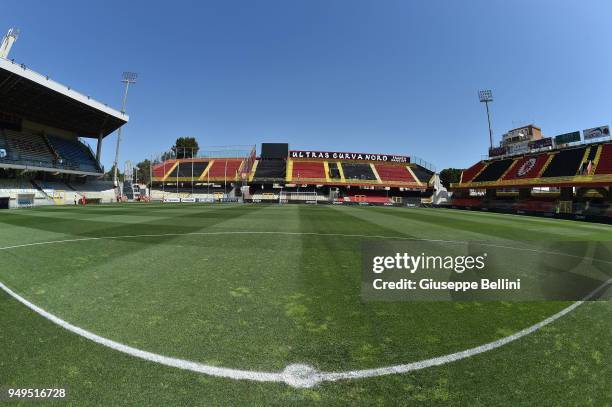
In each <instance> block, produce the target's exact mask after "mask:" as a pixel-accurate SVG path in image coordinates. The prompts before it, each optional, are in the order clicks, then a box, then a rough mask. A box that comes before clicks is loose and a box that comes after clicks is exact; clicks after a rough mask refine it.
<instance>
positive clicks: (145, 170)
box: [135, 159, 151, 185]
mask: <svg viewBox="0 0 612 407" xmlns="http://www.w3.org/2000/svg"><path fill="white" fill-rule="evenodd" d="M135 171H138V172H137V173H136V178H137V179H138V182H139V183H142V184H147V185H150V183H151V161H149V160H148V159H146V160H143V161H141V162H139V163H138V164H136V168H135Z"/></svg>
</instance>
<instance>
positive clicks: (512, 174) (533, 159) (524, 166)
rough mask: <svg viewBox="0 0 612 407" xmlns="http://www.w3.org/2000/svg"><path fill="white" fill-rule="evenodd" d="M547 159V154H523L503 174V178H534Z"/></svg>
mask: <svg viewBox="0 0 612 407" xmlns="http://www.w3.org/2000/svg"><path fill="white" fill-rule="evenodd" d="M546 161H548V154H539V155H535V156H533V155H530V156H525V157H523V158H521V159H519V160H518V162H517V163H516V164H515V165H514V166H513V167H512V168H511V169H510V171H508V172H507V173H506V175H504V177H503V178H502V179H503V180H514V179H527V178H536V177H537V176H538V175H539V174H540V171H542V168H543V167H544V164H546Z"/></svg>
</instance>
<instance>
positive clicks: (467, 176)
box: [461, 161, 485, 182]
mask: <svg viewBox="0 0 612 407" xmlns="http://www.w3.org/2000/svg"><path fill="white" fill-rule="evenodd" d="M484 166H485V163H484V161H479V162H477V163H476V164H474V165H472V166H471V167H470V168H468V169H467V170H464V171H463V174H462V175H461V182H472V180H473V179H474V177H475V176H476V175H478V173H479V172H480V171H481V170H482V169H483V168H484Z"/></svg>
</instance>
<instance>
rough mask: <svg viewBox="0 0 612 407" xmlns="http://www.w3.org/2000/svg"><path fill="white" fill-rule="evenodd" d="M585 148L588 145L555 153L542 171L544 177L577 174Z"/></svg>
mask: <svg viewBox="0 0 612 407" xmlns="http://www.w3.org/2000/svg"><path fill="white" fill-rule="evenodd" d="M585 150H586V147H580V148H571V149H567V150H561V151H559V152H558V153H556V154H555V155H554V157H553V158H552V161H550V163H549V164H548V166H547V167H546V169H545V170H544V172H543V173H542V177H543V178H548V177H567V176H573V175H576V174H577V173H578V170H579V167H580V164H581V162H582V159H583V157H584V152H585Z"/></svg>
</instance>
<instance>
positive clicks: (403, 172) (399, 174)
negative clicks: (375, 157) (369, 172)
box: [374, 164, 416, 182]
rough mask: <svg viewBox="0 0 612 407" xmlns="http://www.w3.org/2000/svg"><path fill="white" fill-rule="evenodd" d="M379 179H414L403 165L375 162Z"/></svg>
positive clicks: (409, 180)
mask: <svg viewBox="0 0 612 407" xmlns="http://www.w3.org/2000/svg"><path fill="white" fill-rule="evenodd" d="M374 167H375V168H376V172H378V176H379V177H380V179H381V180H382V181H383V182H385V181H399V182H415V181H416V180H415V179H414V177H413V176H412V174H411V173H410V171H408V169H407V168H406V166H405V165H385V164H375V165H374Z"/></svg>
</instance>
